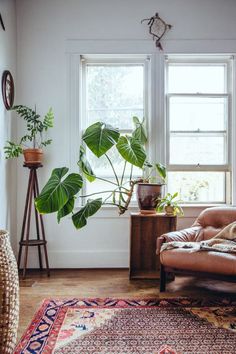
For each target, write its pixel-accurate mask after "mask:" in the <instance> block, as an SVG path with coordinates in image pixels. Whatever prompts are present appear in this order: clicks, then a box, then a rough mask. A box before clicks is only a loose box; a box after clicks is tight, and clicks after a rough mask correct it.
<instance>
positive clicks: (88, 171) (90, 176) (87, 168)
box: [78, 146, 96, 182]
mask: <svg viewBox="0 0 236 354" xmlns="http://www.w3.org/2000/svg"><path fill="white" fill-rule="evenodd" d="M78 165H79V167H80V168H81V171H82V172H83V174H84V176H85V178H87V180H88V181H89V182H93V181H94V180H95V179H96V176H95V174H94V173H93V170H92V167H91V165H90V163H89V162H88V160H87V157H86V155H85V149H84V147H83V146H80V152H79V161H78Z"/></svg>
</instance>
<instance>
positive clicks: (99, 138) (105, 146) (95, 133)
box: [83, 122, 120, 157]
mask: <svg viewBox="0 0 236 354" xmlns="http://www.w3.org/2000/svg"><path fill="white" fill-rule="evenodd" d="M119 136H120V133H119V131H118V129H116V128H113V127H112V126H111V125H109V124H106V123H103V122H97V123H94V124H92V125H90V127H88V128H87V129H86V130H85V132H84V134H83V141H84V142H85V144H86V145H87V146H88V148H89V149H90V150H91V151H92V152H93V153H94V154H95V155H96V156H97V157H101V156H102V155H104V154H105V153H106V152H107V151H108V150H109V149H110V148H111V147H112V146H113V145H115V144H116V142H117V141H118V139H119Z"/></svg>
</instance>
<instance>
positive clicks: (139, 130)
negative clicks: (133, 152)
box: [132, 117, 147, 145]
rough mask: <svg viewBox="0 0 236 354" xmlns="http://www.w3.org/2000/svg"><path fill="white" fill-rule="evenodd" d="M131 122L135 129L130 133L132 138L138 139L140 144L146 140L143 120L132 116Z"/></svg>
mask: <svg viewBox="0 0 236 354" xmlns="http://www.w3.org/2000/svg"><path fill="white" fill-rule="evenodd" d="M133 122H134V125H135V130H134V131H133V133H132V136H133V138H134V139H136V140H138V141H140V143H141V144H142V145H144V144H146V142H147V131H146V127H145V121H144V119H143V121H142V122H141V121H140V120H139V118H138V117H133Z"/></svg>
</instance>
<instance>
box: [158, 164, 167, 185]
mask: <svg viewBox="0 0 236 354" xmlns="http://www.w3.org/2000/svg"><path fill="white" fill-rule="evenodd" d="M156 169H157V172H158V173H159V175H160V177H161V178H162V180H163V182H165V181H166V167H165V166H164V165H162V164H161V163H157V164H156Z"/></svg>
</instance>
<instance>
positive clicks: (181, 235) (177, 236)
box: [156, 226, 202, 254]
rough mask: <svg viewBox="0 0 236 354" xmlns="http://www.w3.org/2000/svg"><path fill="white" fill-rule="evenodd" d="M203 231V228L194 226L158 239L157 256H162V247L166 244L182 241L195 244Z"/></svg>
mask: <svg viewBox="0 0 236 354" xmlns="http://www.w3.org/2000/svg"><path fill="white" fill-rule="evenodd" d="M201 230H202V227H201V226H194V227H190V228H188V229H184V230H180V231H173V232H168V233H166V234H163V235H161V236H160V237H158V238H157V249H156V254H160V250H161V246H162V244H163V243H165V242H172V241H181V242H194V241H196V239H197V236H198V235H199V232H200V231H201Z"/></svg>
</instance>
